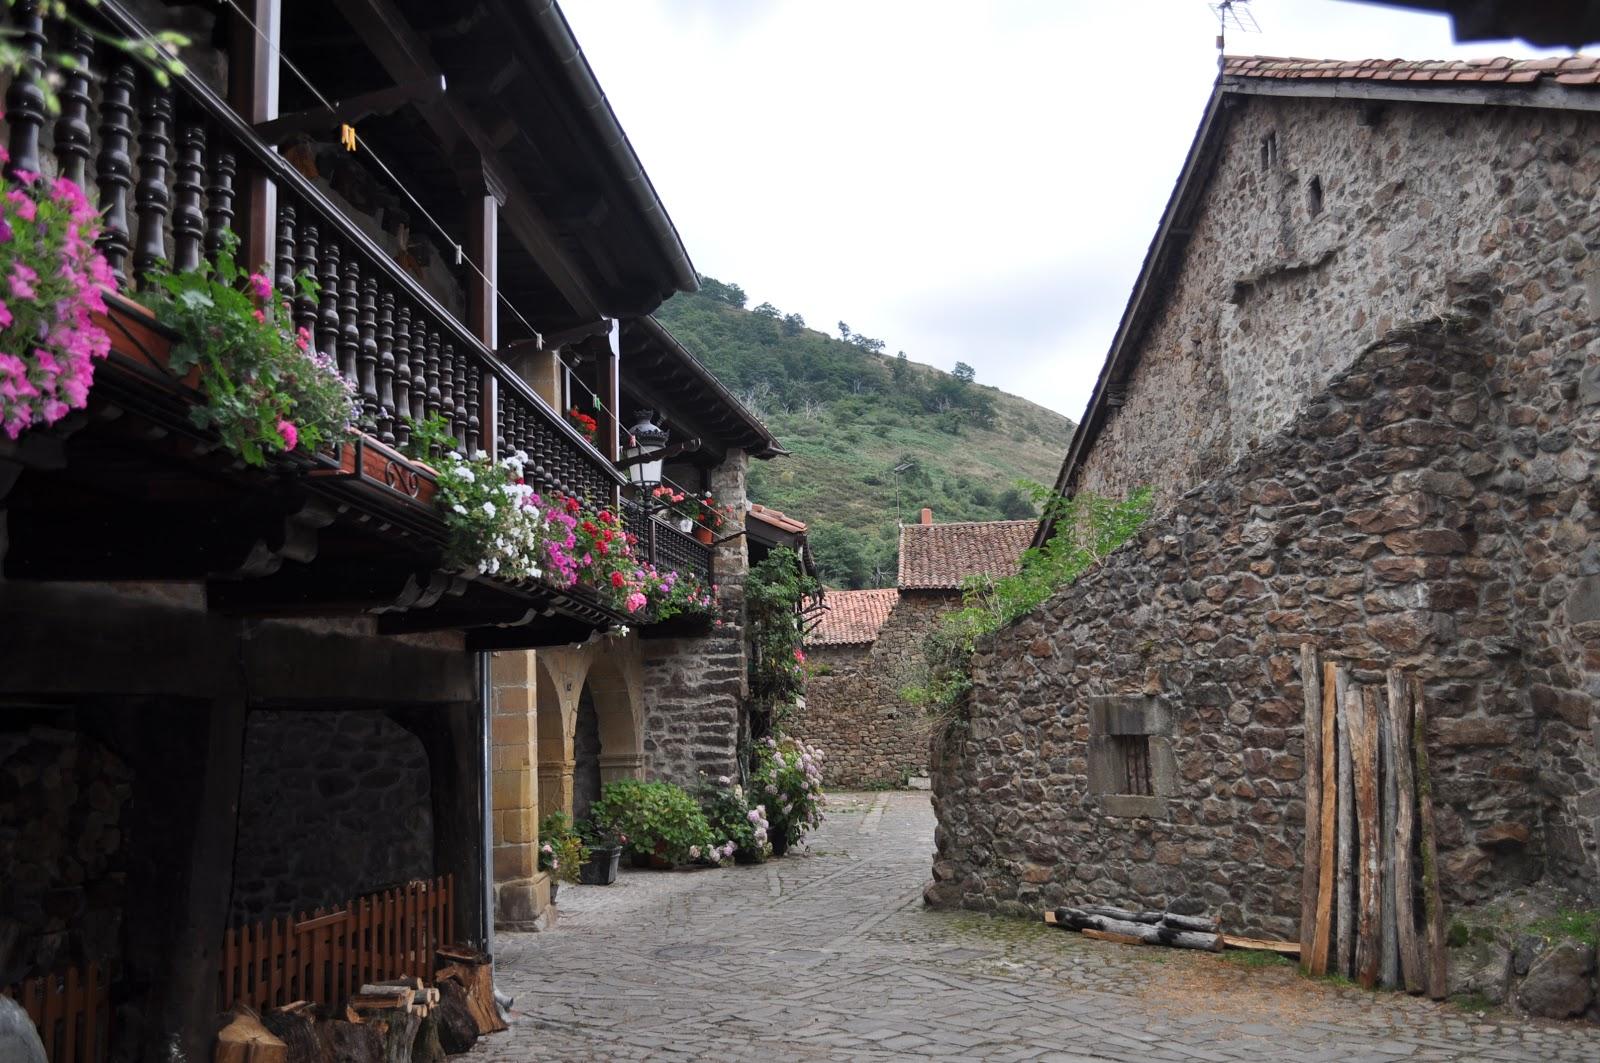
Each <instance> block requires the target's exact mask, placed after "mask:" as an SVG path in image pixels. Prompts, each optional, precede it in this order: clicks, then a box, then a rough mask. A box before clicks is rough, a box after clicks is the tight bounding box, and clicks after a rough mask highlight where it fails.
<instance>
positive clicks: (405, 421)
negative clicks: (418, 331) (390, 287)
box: [385, 296, 416, 447]
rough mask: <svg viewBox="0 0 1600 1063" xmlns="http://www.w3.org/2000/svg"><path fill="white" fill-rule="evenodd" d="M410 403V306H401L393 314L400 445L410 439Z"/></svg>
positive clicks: (396, 425) (412, 413)
mask: <svg viewBox="0 0 1600 1063" xmlns="http://www.w3.org/2000/svg"><path fill="white" fill-rule="evenodd" d="M385 298H388V297H387V296H385ZM391 302H392V300H391ZM411 403H412V398H411V308H410V307H409V306H402V307H401V308H400V309H398V310H396V311H395V315H394V439H395V442H396V443H398V444H400V445H401V446H402V447H403V446H405V445H406V444H407V443H409V442H410V441H411V419H412V418H414V417H416V411H415V409H414V408H413V407H412V404H411Z"/></svg>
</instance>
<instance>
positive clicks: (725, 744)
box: [643, 449, 750, 786]
mask: <svg viewBox="0 0 1600 1063" xmlns="http://www.w3.org/2000/svg"><path fill="white" fill-rule="evenodd" d="M749 465H750V459H749V456H748V455H746V454H745V453H744V452H743V451H741V450H738V449H733V450H730V451H729V452H728V457H727V459H726V460H725V461H723V463H722V464H721V465H718V466H717V467H716V468H715V469H714V470H712V474H711V493H712V495H713V496H714V497H715V498H716V499H717V501H718V502H720V503H722V504H724V505H731V506H733V507H734V512H735V514H736V515H738V516H739V517H740V518H741V519H742V518H743V514H744V513H745V511H746V510H747V509H748V508H749V504H748V503H749V500H748V498H747V497H746V494H745V482H746V473H747V472H748V470H749ZM711 565H712V575H713V577H714V578H715V580H716V581H717V603H718V605H719V607H720V619H721V624H720V626H718V627H716V628H715V629H714V630H713V631H712V632H711V633H710V634H708V635H705V636H702V637H698V638H677V639H650V640H647V641H645V642H644V643H643V651H644V708H645V713H644V755H645V772H646V774H647V775H648V777H649V778H651V779H663V780H665V781H667V782H673V783H677V784H678V785H679V786H690V785H693V783H694V782H695V779H696V777H697V776H698V775H699V773H701V772H704V773H706V774H707V775H711V776H719V775H733V776H737V775H738V774H739V770H738V769H739V744H740V737H741V734H742V732H743V728H744V726H745V723H744V701H745V698H746V697H747V696H748V693H749V677H748V675H747V674H746V672H745V643H744V630H745V611H744V582H745V577H746V575H747V574H748V573H749V571H750V560H749V554H748V552H747V551H746V548H745V540H744V536H742V535H740V536H737V537H733V538H730V539H728V540H727V541H726V542H722V543H720V544H719V545H718V546H717V547H716V548H715V549H714V551H713V557H712V561H711Z"/></svg>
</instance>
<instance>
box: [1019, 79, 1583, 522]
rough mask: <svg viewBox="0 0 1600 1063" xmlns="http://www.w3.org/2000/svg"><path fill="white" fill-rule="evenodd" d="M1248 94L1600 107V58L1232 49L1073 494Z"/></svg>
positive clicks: (1107, 373) (1176, 191) (1092, 401)
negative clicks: (1292, 54)
mask: <svg viewBox="0 0 1600 1063" xmlns="http://www.w3.org/2000/svg"><path fill="white" fill-rule="evenodd" d="M1248 96H1291V97H1297V98H1302V99H1316V98H1323V99H1329V98H1331V99H1350V100H1392V101H1404V102H1413V103H1453V104H1464V105H1471V106H1500V107H1540V108H1552V109H1561V110H1589V111H1600V57H1594V56H1569V57H1566V58H1554V59H1521V60H1516V59H1504V58H1498V59H1471V60H1406V59H1353V60H1340V59H1296V58H1279V57H1274V56H1227V57H1226V58H1225V59H1224V60H1223V69H1222V71H1221V73H1220V75H1219V76H1218V78H1217V81H1216V84H1215V86H1214V87H1213V89H1212V92H1211V97H1210V99H1209V100H1207V101H1206V109H1205V113H1204V114H1203V115H1202V116H1201V118H1200V127H1199V129H1198V130H1196V131H1195V136H1194V143H1193V144H1191V145H1190V147H1189V154H1188V155H1187V156H1186V157H1185V158H1184V162H1183V169H1182V170H1181V171H1180V172H1179V175H1178V182H1177V185H1176V186H1175V187H1174V188H1173V190H1172V196H1171V198H1169V199H1168V200H1167V206H1166V209H1165V210H1164V211H1163V212H1162V214H1161V222H1160V224H1159V225H1158V226H1157V228H1156V235H1155V238H1154V239H1153V240H1152V241H1151V242H1150V248H1149V250H1148V251H1146V252H1145V258H1144V264H1143V265H1142V266H1141V267H1140V269H1139V277H1138V280H1136V281H1135V282H1134V286H1133V292H1132V294H1131V295H1130V296H1129V299H1128V304H1127V306H1126V307H1125V308H1124V309H1123V312H1122V320H1121V321H1120V322H1119V323H1118V325H1117V331H1116V333H1115V335H1114V336H1113V337H1112V341H1111V349H1110V351H1109V352H1108V353H1107V354H1106V359H1105V362H1104V363H1103V364H1102V365H1101V367H1100V375H1099V377H1098V378H1097V379H1096V381H1095V386H1094V392H1093V394H1092V395H1091V396H1090V398H1089V405H1088V408H1087V409H1086V410H1085V411H1084V415H1083V419H1082V420H1081V421H1080V422H1079V423H1078V428H1077V431H1075V432H1074V433H1073V436H1072V444H1071V446H1070V448H1069V449H1068V451H1067V458H1066V461H1064V462H1063V463H1062V465H1061V472H1060V473H1059V474H1058V475H1057V477H1056V483H1055V489H1056V491H1057V493H1059V494H1067V493H1069V491H1070V487H1071V483H1072V477H1073V475H1074V474H1075V473H1076V472H1077V470H1078V468H1079V467H1080V466H1081V465H1082V464H1083V461H1084V459H1085V458H1086V457H1087V456H1088V453H1089V450H1090V448H1091V447H1092V446H1093V444H1094V441H1095V439H1096V438H1097V437H1098V436H1099V434H1100V430H1101V428H1103V427H1104V425H1105V421H1106V418H1107V413H1108V411H1109V409H1110V408H1111V407H1110V405H1109V404H1108V402H1107V394H1108V393H1109V392H1111V391H1113V390H1116V389H1117V388H1118V387H1119V386H1120V385H1121V384H1123V383H1124V382H1125V381H1126V380H1127V379H1128V378H1129V376H1130V375H1131V374H1132V372H1133V369H1134V367H1135V366H1136V365H1137V364H1138V350H1139V344H1140V342H1141V341H1142V339H1143V337H1144V331H1145V329H1146V327H1147V326H1148V325H1149V324H1150V321H1151V319H1152V318H1153V317H1154V315H1155V314H1156V312H1157V311H1158V310H1159V309H1160V307H1161V305H1162V302H1163V300H1164V298H1165V295H1166V291H1167V287H1168V284H1169V282H1170V281H1171V280H1172V278H1173V276H1174V275H1175V274H1176V272H1177V270H1178V268H1179V267H1180V266H1181V264H1182V261H1183V252H1184V250H1185V248H1186V247H1187V243H1188V236H1189V233H1190V232H1191V231H1192V230H1193V227H1194V220H1195V217H1196V215H1197V214H1198V212H1199V209H1200V205H1201V203H1202V202H1203V200H1204V193H1205V189H1206V185H1207V182H1208V181H1209V179H1210V177H1211V172H1212V168H1213V167H1212V164H1213V163H1214V162H1215V161H1216V157H1217V154H1218V153H1219V152H1220V151H1221V149H1222V145H1223V142H1224V139H1225V136H1226V133H1227V128H1228V118H1229V115H1230V111H1231V108H1230V106H1229V105H1230V104H1231V103H1232V102H1234V100H1236V99H1237V98H1240V97H1248ZM1053 531H1054V522H1053V521H1051V520H1050V519H1049V518H1048V517H1046V518H1045V519H1044V520H1042V521H1040V522H1039V530H1038V532H1037V534H1036V535H1035V536H1034V540H1033V541H1034V544H1035V545H1039V544H1041V543H1043V542H1045V541H1046V540H1047V539H1049V538H1050V536H1051V535H1052V534H1053Z"/></svg>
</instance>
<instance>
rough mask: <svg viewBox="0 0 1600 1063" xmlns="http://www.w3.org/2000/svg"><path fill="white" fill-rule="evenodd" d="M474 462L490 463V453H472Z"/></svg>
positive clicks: (480, 451) (476, 451)
mask: <svg viewBox="0 0 1600 1063" xmlns="http://www.w3.org/2000/svg"><path fill="white" fill-rule="evenodd" d="M472 460H473V461H488V460H489V452H488V451H487V450H475V451H473V452H472Z"/></svg>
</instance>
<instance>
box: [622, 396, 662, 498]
mask: <svg viewBox="0 0 1600 1063" xmlns="http://www.w3.org/2000/svg"><path fill="white" fill-rule="evenodd" d="M655 415H656V412H655V411H654V410H639V411H638V412H636V413H635V414H634V415H633V416H634V418H635V420H636V421H637V422H638V423H637V424H635V425H634V426H633V427H632V428H630V429H628V445H627V446H626V447H624V448H622V456H623V457H624V458H626V459H627V460H628V475H629V476H630V477H631V478H632V480H633V482H634V483H635V484H638V485H640V486H643V485H645V484H656V483H660V482H661V459H660V458H653V459H649V460H644V461H641V460H640V459H641V458H643V457H644V455H646V454H653V453H655V452H656V451H659V450H661V449H662V448H663V447H665V446H666V445H667V430H666V429H665V428H661V427H659V426H657V425H656V423H655V422H654V421H653V420H652V419H651V418H653V417H655Z"/></svg>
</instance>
